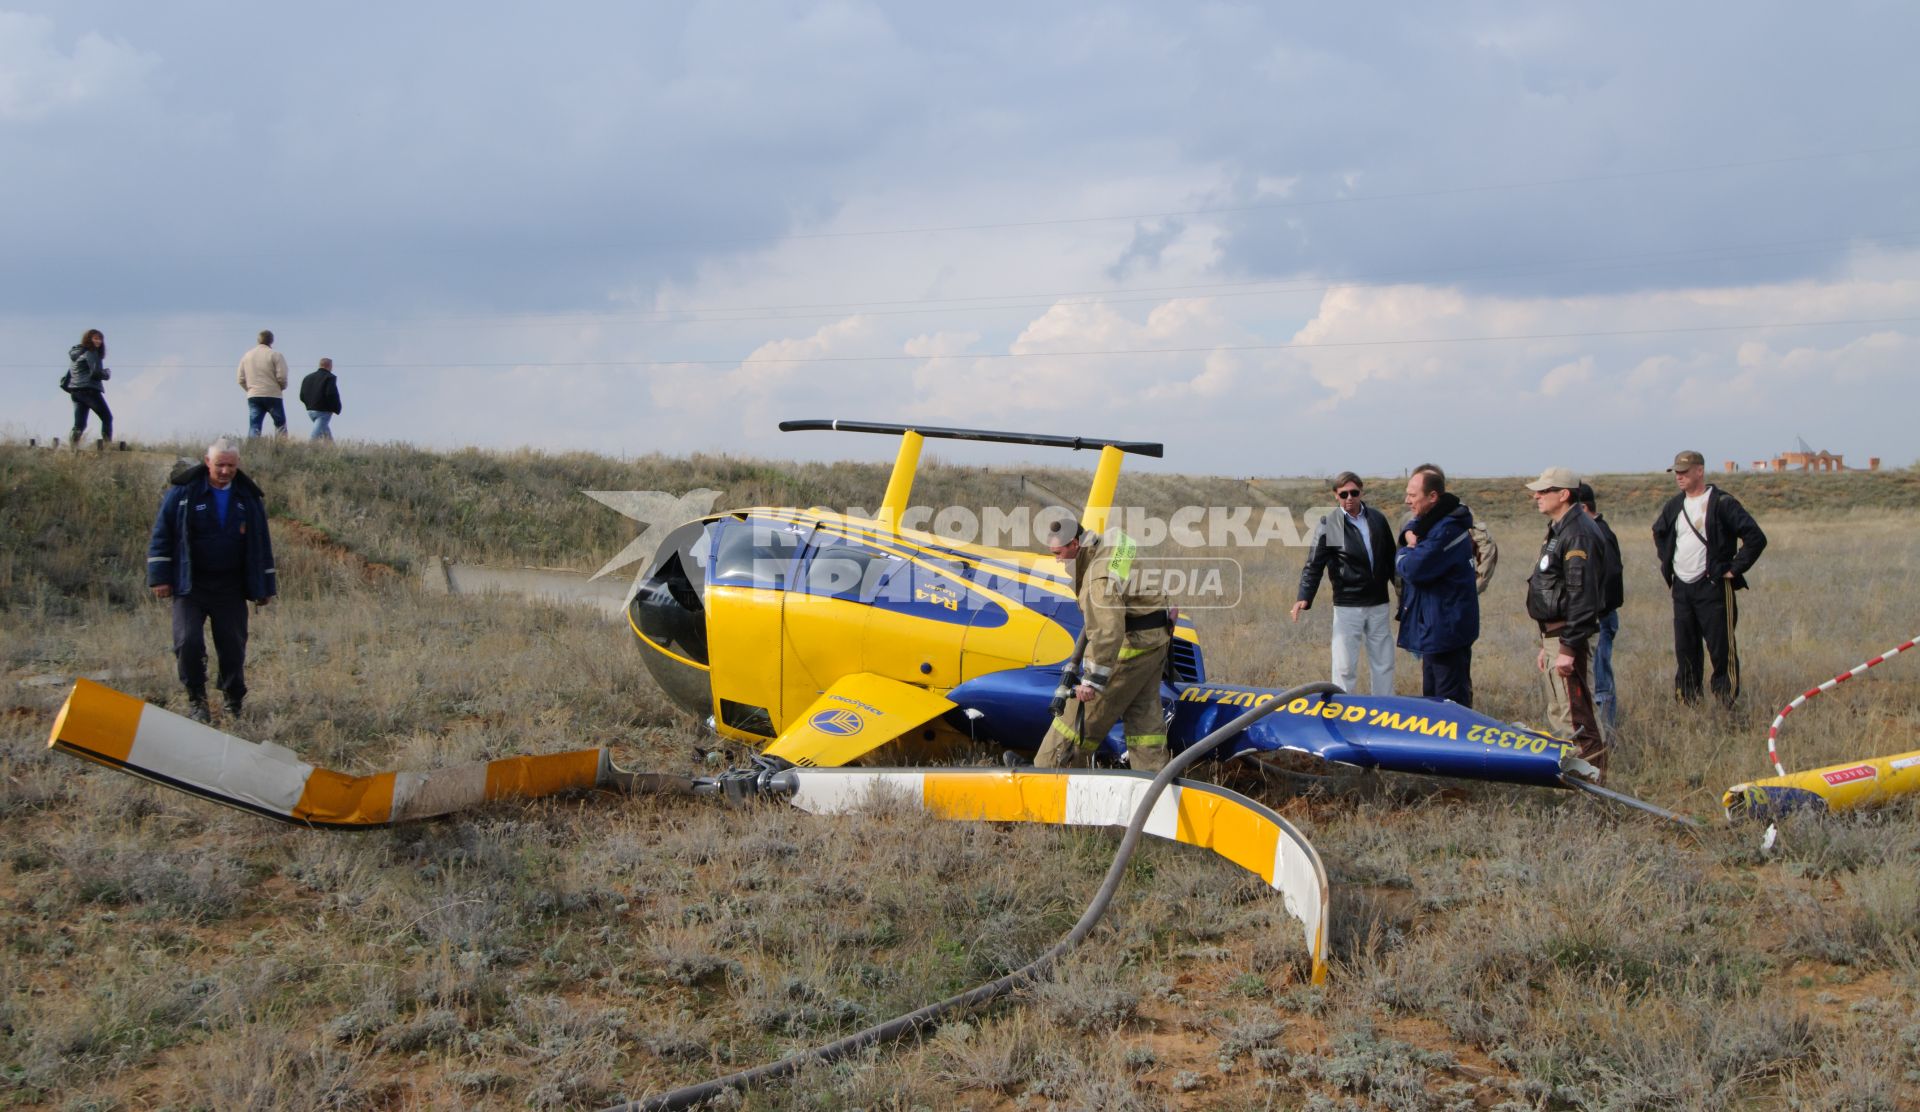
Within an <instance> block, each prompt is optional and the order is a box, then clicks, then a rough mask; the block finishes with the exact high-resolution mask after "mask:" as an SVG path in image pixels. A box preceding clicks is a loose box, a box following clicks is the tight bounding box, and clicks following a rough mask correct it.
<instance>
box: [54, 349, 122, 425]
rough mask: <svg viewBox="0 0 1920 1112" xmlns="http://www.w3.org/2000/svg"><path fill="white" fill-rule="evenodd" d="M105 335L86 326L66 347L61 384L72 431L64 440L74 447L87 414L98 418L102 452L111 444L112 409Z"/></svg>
mask: <svg viewBox="0 0 1920 1112" xmlns="http://www.w3.org/2000/svg"><path fill="white" fill-rule="evenodd" d="M112 377H113V372H112V371H110V370H108V369H107V337H106V336H105V335H104V334H102V333H101V331H100V330H99V329H98V328H89V329H87V331H86V334H85V335H83V336H81V337H80V342H79V343H77V344H75V345H73V346H72V347H70V348H68V349H67V377H66V379H65V380H64V382H63V383H62V385H63V386H64V387H65V388H66V391H67V396H68V397H70V398H72V399H73V433H72V435H70V436H69V437H68V438H67V443H68V444H69V445H70V446H72V447H74V448H78V447H79V446H80V438H81V437H82V436H85V435H86V433H87V414H89V413H95V414H98V415H99V417H100V443H99V448H100V450H101V451H105V450H106V447H107V445H109V444H111V443H113V410H111V409H108V408H107V393H106V391H107V380H108V379H110V378H112Z"/></svg>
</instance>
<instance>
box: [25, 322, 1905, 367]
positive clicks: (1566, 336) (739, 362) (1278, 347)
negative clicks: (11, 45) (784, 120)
mask: <svg viewBox="0 0 1920 1112" xmlns="http://www.w3.org/2000/svg"><path fill="white" fill-rule="evenodd" d="M1913 321H1920V316H1910V317H1876V318H1865V319H1856V320H1803V321H1769V322H1763V323H1757V324H1705V325H1692V326H1680V327H1667V328H1617V329H1600V330H1592V331H1584V332H1530V333H1516V334H1511V335H1504V336H1424V337H1419V338H1408V339H1399V340H1321V341H1308V342H1292V343H1284V344H1213V345H1208V346H1206V347H1177V348H1105V349H1086V350H1078V351H1002V352H991V351H986V352H957V353H954V354H951V355H906V354H901V355H819V356H799V357H791V358H774V357H766V358H754V357H747V358H744V359H642V360H626V359H588V360H577V361H567V362H544V361H541V360H534V359H526V360H519V361H516V362H506V363H492V362H490V363H468V362H454V363H446V362H436V363H354V364H353V367H354V368H355V369H356V370H381V371H399V370H453V369H460V370H511V369H516V368H525V369H536V368H537V369H555V370H575V369H584V368H627V369H641V368H649V367H736V366H756V365H768V364H771V365H778V366H791V365H813V364H829V363H931V362H950V361H954V360H980V359H994V360H1016V359H1058V358H1083V357H1092V356H1099V357H1103V358H1115V357H1122V356H1129V355H1197V354H1213V353H1215V352H1260V351H1303V350H1314V349H1328V348H1363V347H1410V346H1417V345H1421V344H1487V343H1511V342H1519V341H1534V340H1588V339H1605V338H1609V337H1618V336H1667V335H1684V334H1688V333H1706V332H1761V331H1767V330H1772V329H1781V328H1835V327H1841V326H1864V325H1881V324H1907V323H1911V322H1913ZM39 366H41V364H40V363H5V364H0V367H4V368H6V369H9V370H20V369H31V368H35V367H39ZM230 366H232V364H230V363H167V364H134V365H131V366H128V367H127V368H125V369H128V370H222V369H226V368H228V367H230Z"/></svg>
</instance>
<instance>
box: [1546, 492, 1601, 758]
mask: <svg viewBox="0 0 1920 1112" xmlns="http://www.w3.org/2000/svg"><path fill="white" fill-rule="evenodd" d="M1579 488H1580V477H1579V476H1577V475H1575V474H1574V473H1573V472H1572V471H1569V470H1568V469H1566V468H1564V467H1549V468H1547V469H1546V470H1545V471H1543V472H1541V473H1540V477H1539V478H1538V479H1535V480H1534V481H1533V482H1531V483H1528V484H1527V489H1528V490H1529V491H1531V492H1533V502H1534V507H1535V508H1536V509H1538V510H1539V511H1540V512H1541V513H1542V514H1545V515H1546V516H1547V517H1549V518H1551V519H1552V521H1553V524H1552V525H1551V526H1549V527H1548V529H1547V536H1546V540H1545V541H1544V542H1542V543H1541V545H1540V560H1539V562H1538V563H1536V564H1535V565H1534V568H1533V574H1532V575H1531V576H1529V577H1528V578H1527V616H1528V617H1530V618H1532V619H1533V620H1534V621H1536V622H1538V623H1540V637H1541V640H1542V646H1541V649H1540V655H1539V666H1540V672H1541V675H1543V676H1544V677H1545V678H1546V683H1547V693H1548V695H1547V697H1548V709H1547V720H1548V722H1549V724H1550V725H1551V726H1552V728H1553V732H1554V734H1555V735H1556V736H1558V737H1561V738H1565V739H1567V740H1569V741H1572V742H1574V743H1575V744H1576V745H1578V746H1579V747H1580V759H1581V760H1584V761H1586V762H1587V763H1588V764H1591V765H1592V766H1593V767H1595V768H1597V769H1599V770H1600V771H1601V772H1602V773H1604V772H1606V770H1607V745H1606V739H1605V737H1604V736H1603V735H1602V734H1601V732H1600V723H1599V720H1598V719H1597V718H1596V717H1595V716H1594V711H1593V680H1592V674H1591V670H1590V669H1591V648H1592V644H1593V637H1594V634H1596V633H1598V632H1599V631H1600V613H1601V611H1602V610H1604V609H1605V608H1606V572H1605V559H1606V549H1605V547H1604V546H1605V544H1606V542H1605V541H1603V540H1602V539H1601V538H1600V534H1599V532H1598V531H1597V530H1595V529H1594V527H1593V519H1592V518H1590V517H1588V516H1587V515H1586V513H1585V512H1583V511H1582V510H1581V509H1580V505H1579V502H1578V494H1577V492H1578V490H1579Z"/></svg>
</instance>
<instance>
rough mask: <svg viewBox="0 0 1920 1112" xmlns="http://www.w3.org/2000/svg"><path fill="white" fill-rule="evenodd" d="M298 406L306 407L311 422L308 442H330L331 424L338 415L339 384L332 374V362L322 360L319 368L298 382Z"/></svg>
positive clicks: (331, 434)
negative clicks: (311, 432)
mask: <svg viewBox="0 0 1920 1112" xmlns="http://www.w3.org/2000/svg"><path fill="white" fill-rule="evenodd" d="M300 404H301V405H304V406H306V407H307V418H308V419H309V420H311V421H312V422H313V435H311V436H309V437H307V439H308V440H332V439H333V429H332V427H331V422H332V421H333V419H334V418H335V417H338V416H339V415H340V383H339V381H338V379H337V378H336V377H335V375H334V373H333V360H331V359H322V360H321V361H320V367H319V369H318V370H316V371H314V372H313V373H312V374H310V375H308V376H307V377H305V378H303V379H301V380H300Z"/></svg>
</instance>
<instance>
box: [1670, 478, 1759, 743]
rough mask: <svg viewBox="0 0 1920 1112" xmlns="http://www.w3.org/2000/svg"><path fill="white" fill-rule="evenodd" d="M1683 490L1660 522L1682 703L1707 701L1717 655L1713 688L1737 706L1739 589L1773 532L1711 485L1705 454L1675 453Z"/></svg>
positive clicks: (1678, 693)
mask: <svg viewBox="0 0 1920 1112" xmlns="http://www.w3.org/2000/svg"><path fill="white" fill-rule="evenodd" d="M1667 470H1668V471H1671V472H1673V479H1674V483H1675V484H1676V485H1677V486H1678V487H1679V488H1680V492H1679V493H1678V494H1675V495H1674V496H1673V498H1672V499H1671V500H1670V501H1668V502H1667V504H1666V505H1665V506H1662V507H1661V508H1660V516H1659V517H1657V518H1655V519H1654V522H1653V546H1654V548H1655V550H1657V551H1658V552H1659V553H1660V576H1661V578H1663V579H1665V580H1666V581H1667V587H1668V588H1669V589H1670V590H1672V592H1673V656H1674V661H1675V668H1674V676H1673V690H1674V694H1675V695H1676V696H1678V697H1679V699H1680V701H1681V702H1683V703H1694V702H1698V701H1699V699H1700V674H1701V671H1702V665H1703V661H1702V659H1701V655H1702V654H1701V652H1700V646H1701V643H1702V642H1705V644H1706V654H1705V655H1706V656H1707V657H1710V658H1711V659H1712V661H1713V694H1714V697H1715V698H1716V699H1718V700H1720V705H1721V706H1724V707H1727V708H1729V709H1731V708H1732V706H1733V702H1734V700H1735V699H1737V698H1739V697H1740V649H1739V645H1738V644H1737V643H1736V642H1735V640H1734V635H1733V631H1734V626H1735V625H1736V624H1738V622H1739V620H1740V610H1739V607H1738V605H1736V604H1735V602H1734V596H1733V593H1734V592H1735V591H1738V590H1743V589H1744V588H1745V587H1746V585H1747V572H1748V571H1749V570H1751V569H1752V567H1753V565H1754V563H1755V561H1757V560H1759V559H1760V552H1761V550H1762V549H1764V548H1766V547H1767V535H1766V534H1765V533H1764V532H1761V530H1760V525H1759V523H1757V522H1755V521H1754V520H1753V515H1752V514H1750V513H1748V512H1747V510H1746V507H1744V506H1742V505H1741V504H1740V503H1739V502H1738V501H1737V500H1735V499H1734V497H1733V495H1731V494H1728V493H1727V492H1725V491H1723V490H1717V489H1715V488H1714V487H1711V486H1708V485H1707V461H1706V458H1705V457H1704V456H1702V455H1701V454H1700V453H1699V452H1692V451H1688V452H1681V453H1680V454H1679V455H1676V456H1674V457H1673V466H1672V467H1669V468H1667Z"/></svg>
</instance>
